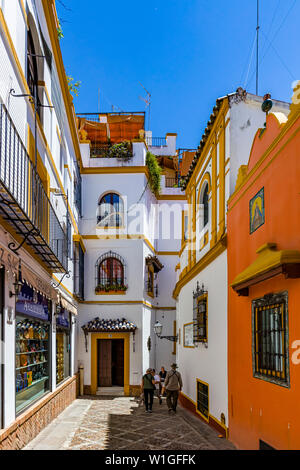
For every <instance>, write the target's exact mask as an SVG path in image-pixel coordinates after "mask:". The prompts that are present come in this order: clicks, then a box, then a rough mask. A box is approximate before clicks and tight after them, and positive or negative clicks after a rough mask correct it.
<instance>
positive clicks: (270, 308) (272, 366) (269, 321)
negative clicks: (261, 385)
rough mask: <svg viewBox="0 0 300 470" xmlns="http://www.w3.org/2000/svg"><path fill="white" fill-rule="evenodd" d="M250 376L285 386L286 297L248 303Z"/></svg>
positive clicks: (286, 372)
mask: <svg viewBox="0 0 300 470" xmlns="http://www.w3.org/2000/svg"><path fill="white" fill-rule="evenodd" d="M252 315H253V369H254V376H255V377H257V378H262V379H265V380H268V381H270V382H273V383H277V384H279V385H284V386H289V363H288V362H289V358H288V294H287V292H284V293H280V294H270V295H266V296H265V297H263V298H261V299H256V300H254V301H253V302H252Z"/></svg>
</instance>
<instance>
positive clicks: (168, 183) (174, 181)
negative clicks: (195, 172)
mask: <svg viewBox="0 0 300 470" xmlns="http://www.w3.org/2000/svg"><path fill="white" fill-rule="evenodd" d="M165 187H166V188H180V177H178V178H168V177H166V178H165Z"/></svg>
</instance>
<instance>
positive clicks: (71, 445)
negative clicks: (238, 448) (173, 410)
mask: <svg viewBox="0 0 300 470" xmlns="http://www.w3.org/2000/svg"><path fill="white" fill-rule="evenodd" d="M42 449H43V450H44V449H46V450H187V451H189V450H226V449H234V446H233V445H232V444H231V443H230V442H229V441H227V440H226V439H223V438H219V437H218V434H217V433H216V432H215V431H214V430H213V429H211V428H210V427H209V426H208V425H206V424H205V423H203V422H201V421H200V420H199V419H198V418H197V417H195V416H193V415H192V414H191V413H189V412H188V411H186V410H184V409H183V408H181V407H179V408H178V411H177V414H176V415H175V414H172V415H171V416H170V415H169V414H168V411H167V407H166V404H165V401H164V402H163V404H162V405H161V406H160V405H159V404H158V403H157V400H155V402H154V408H153V413H152V414H146V413H145V411H144V407H142V406H140V405H139V403H138V402H137V400H136V399H134V398H127V397H97V398H91V397H84V398H83V399H79V400H76V401H75V402H74V403H73V404H72V405H70V406H69V407H68V408H67V409H66V410H65V411H64V412H63V413H62V414H61V415H60V416H59V417H58V418H57V419H56V420H55V421H53V422H52V423H51V424H50V425H49V426H48V427H47V428H46V429H45V430H44V431H42V432H41V433H40V434H39V435H38V436H37V437H36V438H35V439H34V440H33V441H32V442H31V443H30V444H29V445H28V446H27V447H26V448H25V450H42Z"/></svg>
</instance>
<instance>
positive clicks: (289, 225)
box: [228, 82, 300, 449]
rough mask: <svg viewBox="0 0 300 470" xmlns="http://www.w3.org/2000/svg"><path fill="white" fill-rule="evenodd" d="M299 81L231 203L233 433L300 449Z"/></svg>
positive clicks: (243, 171)
mask: <svg viewBox="0 0 300 470" xmlns="http://www.w3.org/2000/svg"><path fill="white" fill-rule="evenodd" d="M299 182H300V82H298V84H297V86H296V88H295V90H294V95H293V99H292V104H291V110H290V114H289V116H288V118H287V117H286V116H284V115H283V114H281V113H274V114H269V115H268V116H267V121H266V128H265V129H259V130H258V132H257V134H256V136H255V139H254V142H253V147H252V151H251V154H250V158H249V162H248V165H246V166H242V167H241V168H240V170H239V175H238V179H237V186H236V190H235V192H234V194H233V195H232V196H231V198H230V200H229V203H228V281H229V310H228V312H229V313H228V332H229V333H228V334H229V337H228V381H229V396H228V397H229V433H230V435H229V438H230V440H232V441H233V442H234V443H235V444H236V445H237V446H238V447H239V448H241V449H267V448H275V449H300V419H299V418H300V398H299V397H300V312H299V309H300V184H299Z"/></svg>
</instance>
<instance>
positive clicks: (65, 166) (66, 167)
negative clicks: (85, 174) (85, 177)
mask: <svg viewBox="0 0 300 470" xmlns="http://www.w3.org/2000/svg"><path fill="white" fill-rule="evenodd" d="M64 168H65V169H66V170H68V173H69V177H70V180H71V181H72V180H73V178H72V175H71V172H70V168H69V165H64Z"/></svg>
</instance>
